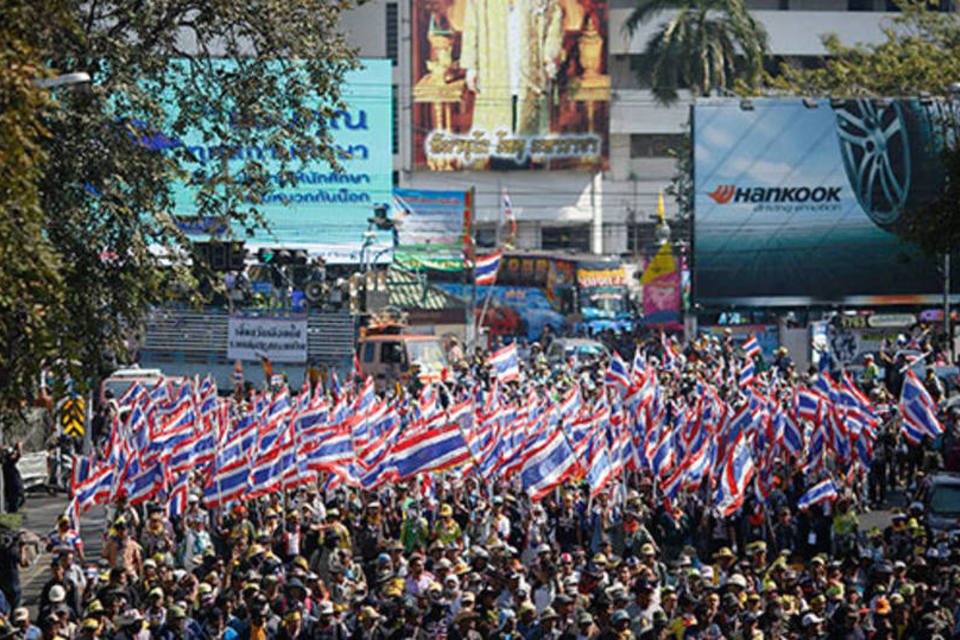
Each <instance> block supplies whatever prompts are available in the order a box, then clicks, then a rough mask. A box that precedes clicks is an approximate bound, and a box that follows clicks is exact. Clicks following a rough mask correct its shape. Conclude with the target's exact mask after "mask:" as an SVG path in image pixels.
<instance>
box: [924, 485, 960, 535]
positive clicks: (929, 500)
mask: <svg viewBox="0 0 960 640" xmlns="http://www.w3.org/2000/svg"><path fill="white" fill-rule="evenodd" d="M923 498H924V503H925V504H926V509H927V522H928V523H929V525H930V528H931V529H932V530H933V531H934V532H938V531H947V532H952V531H960V475H958V474H954V473H938V474H936V475H934V476H933V477H932V478H931V479H930V488H929V489H928V490H927V492H926V495H924V496H923Z"/></svg>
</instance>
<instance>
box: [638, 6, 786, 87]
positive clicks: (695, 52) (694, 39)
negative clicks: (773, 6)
mask: <svg viewBox="0 0 960 640" xmlns="http://www.w3.org/2000/svg"><path fill="white" fill-rule="evenodd" d="M660 17H664V18H665V19H664V21H663V23H662V24H660V25H659V26H658V27H656V29H655V30H654V32H653V34H652V35H651V36H650V38H649V39H648V40H647V43H646V47H645V49H644V57H643V59H644V62H645V64H644V65H643V66H642V67H641V69H640V73H641V76H642V78H641V79H642V80H644V81H649V82H650V84H651V86H652V87H653V94H654V96H655V97H656V98H657V100H659V101H661V102H663V103H672V102H674V101H676V100H677V88H678V87H679V86H681V85H685V86H688V87H689V88H690V89H691V91H692V92H693V94H694V95H695V96H701V95H709V94H710V93H712V92H713V91H715V90H717V89H732V87H733V86H734V84H735V83H736V81H737V80H740V81H743V82H745V83H746V84H747V85H748V86H756V85H757V84H758V83H759V81H760V80H761V74H762V71H763V61H764V58H765V57H766V55H767V34H766V31H765V30H764V28H763V25H761V24H760V23H759V22H757V20H756V19H754V17H753V15H752V14H751V13H750V11H748V10H747V8H746V4H745V3H744V2H743V0H637V2H636V6H635V7H634V8H633V11H632V12H631V14H630V16H629V17H628V18H627V21H626V23H625V25H624V29H625V30H626V31H627V32H628V33H629V34H630V35H633V34H635V33H636V32H637V31H638V30H639V29H640V27H641V26H642V25H644V24H646V23H648V22H651V21H653V20H654V19H657V18H660Z"/></svg>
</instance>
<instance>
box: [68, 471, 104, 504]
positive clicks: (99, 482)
mask: <svg viewBox="0 0 960 640" xmlns="http://www.w3.org/2000/svg"><path fill="white" fill-rule="evenodd" d="M112 487H113V467H107V466H104V467H101V468H99V469H97V470H95V471H94V472H92V473H91V475H90V477H88V478H87V479H86V480H84V481H83V482H81V483H78V484H77V485H76V486H75V487H74V489H73V497H74V498H75V499H76V500H77V504H78V505H79V506H80V508H81V509H83V510H84V511H86V510H87V509H89V508H90V507H92V506H93V505H95V504H98V503H100V502H103V501H104V500H105V499H106V498H107V497H109V495H110V490H111V488H112Z"/></svg>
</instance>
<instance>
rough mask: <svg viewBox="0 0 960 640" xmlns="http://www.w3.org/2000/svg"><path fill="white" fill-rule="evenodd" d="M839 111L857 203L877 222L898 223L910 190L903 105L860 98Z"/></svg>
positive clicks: (844, 151)
mask: <svg viewBox="0 0 960 640" xmlns="http://www.w3.org/2000/svg"><path fill="white" fill-rule="evenodd" d="M836 114H837V122H838V128H837V131H838V134H839V136H840V147H841V152H842V155H843V163H844V167H845V169H846V171H847V175H848V176H849V178H850V183H851V186H852V187H853V190H854V193H855V194H856V196H857V201H858V202H859V203H860V206H862V207H863V209H864V211H865V212H866V213H867V215H868V216H870V218H871V219H872V220H873V221H874V222H876V223H878V224H881V225H887V224H892V223H893V222H896V220H897V218H899V216H900V212H901V210H902V209H903V207H904V205H906V202H907V197H908V195H909V193H910V146H909V142H910V141H909V139H908V133H907V128H906V122H905V120H904V115H903V110H902V107H901V105H900V104H899V103H898V102H892V103H889V104H886V105H881V106H878V105H877V104H875V103H874V101H872V100H857V101H856V102H854V103H853V105H852V106H844V107H842V108H840V109H838V110H837V112H836Z"/></svg>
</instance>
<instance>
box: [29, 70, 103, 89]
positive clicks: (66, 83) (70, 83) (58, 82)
mask: <svg viewBox="0 0 960 640" xmlns="http://www.w3.org/2000/svg"><path fill="white" fill-rule="evenodd" d="M90 80H91V79H90V74H89V73H87V72H86V71H75V72H73V73H64V74H61V75H59V76H54V77H52V78H37V79H36V80H34V81H33V83H34V84H35V85H37V86H38V87H40V88H41V89H56V88H58V87H74V86H76V85H80V84H87V83H88V82H90Z"/></svg>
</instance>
